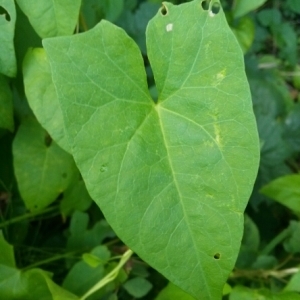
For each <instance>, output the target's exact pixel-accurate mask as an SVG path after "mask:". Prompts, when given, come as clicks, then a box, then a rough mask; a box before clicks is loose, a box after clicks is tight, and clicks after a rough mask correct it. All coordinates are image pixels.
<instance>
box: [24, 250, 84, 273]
mask: <svg viewBox="0 0 300 300" xmlns="http://www.w3.org/2000/svg"><path fill="white" fill-rule="evenodd" d="M77 253H78V251H73V252H69V253H64V254H58V255H55V256H52V257H50V258H47V259H44V260H41V261H38V262H36V263H34V264H31V265H29V266H27V267H25V268H23V269H22V271H26V270H29V269H33V268H36V267H39V266H41V265H45V264H48V263H50V262H53V261H56V260H59V259H62V258H65V257H69V256H72V255H74V254H77Z"/></svg>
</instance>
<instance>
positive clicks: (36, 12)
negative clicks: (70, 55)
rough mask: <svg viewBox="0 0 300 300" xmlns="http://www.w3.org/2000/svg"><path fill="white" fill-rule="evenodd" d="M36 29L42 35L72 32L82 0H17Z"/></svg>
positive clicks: (49, 35)
mask: <svg viewBox="0 0 300 300" xmlns="http://www.w3.org/2000/svg"><path fill="white" fill-rule="evenodd" d="M17 3H18V5H19V6H20V8H21V9H22V11H23V12H24V14H25V15H26V16H27V17H28V19H29V22H30V23H31V25H32V27H33V28H34V30H35V31H36V32H37V34H38V35H39V36H40V37H42V38H45V37H52V36H59V35H69V34H72V33H73V31H74V29H75V26H76V23H77V20H78V16H79V9H80V4H81V0H52V1H49V0H39V1H35V0H17Z"/></svg>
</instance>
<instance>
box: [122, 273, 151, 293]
mask: <svg viewBox="0 0 300 300" xmlns="http://www.w3.org/2000/svg"><path fill="white" fill-rule="evenodd" d="M152 287H153V286H152V284H151V283H150V282H149V281H148V280H146V279H145V278H142V277H135V278H133V279H130V280H128V281H126V282H125V283H124V284H123V288H124V289H125V290H126V291H127V293H128V294H129V295H131V296H133V297H135V298H142V297H144V296H146V295H147V294H148V293H149V291H150V290H151V289H152Z"/></svg>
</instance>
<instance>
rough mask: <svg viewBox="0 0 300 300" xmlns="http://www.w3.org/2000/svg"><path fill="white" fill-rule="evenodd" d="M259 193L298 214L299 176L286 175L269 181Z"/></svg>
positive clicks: (299, 207) (299, 210)
mask: <svg viewBox="0 0 300 300" xmlns="http://www.w3.org/2000/svg"><path fill="white" fill-rule="evenodd" d="M260 192H261V193H262V194H264V195H266V196H268V197H270V198H272V199H274V200H276V201H278V202H279V203H281V204H282V205H284V206H286V207H288V208H289V209H291V210H292V211H294V212H295V213H297V214H300V175H299V174H293V175H286V176H283V177H280V178H277V179H275V180H273V181H271V182H270V183H269V184H267V185H265V186H264V187H263V188H262V189H261V190H260Z"/></svg>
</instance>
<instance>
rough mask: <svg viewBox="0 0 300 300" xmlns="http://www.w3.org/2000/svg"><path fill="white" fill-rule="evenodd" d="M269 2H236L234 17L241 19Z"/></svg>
mask: <svg viewBox="0 0 300 300" xmlns="http://www.w3.org/2000/svg"><path fill="white" fill-rule="evenodd" d="M266 1H267V0H251V1H249V0H236V1H235V6H234V7H233V15H234V17H235V18H240V17H242V16H244V15H246V14H247V13H249V12H251V11H253V10H255V9H257V8H259V7H260V6H262V5H263V4H264V3H265V2H266Z"/></svg>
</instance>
